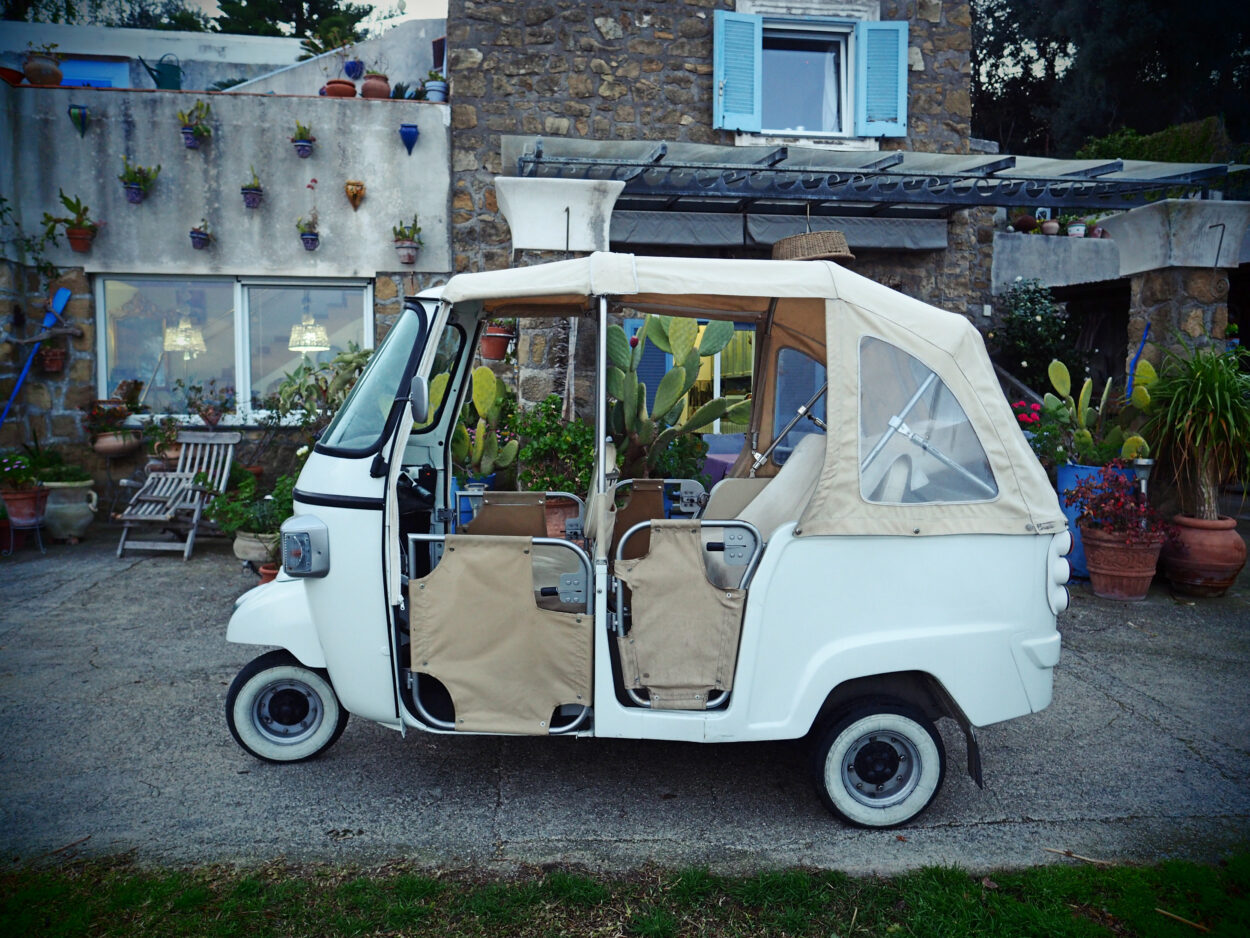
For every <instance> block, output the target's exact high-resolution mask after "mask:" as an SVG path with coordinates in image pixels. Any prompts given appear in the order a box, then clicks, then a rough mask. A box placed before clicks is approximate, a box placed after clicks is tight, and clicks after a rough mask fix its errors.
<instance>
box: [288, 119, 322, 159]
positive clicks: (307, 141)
mask: <svg viewBox="0 0 1250 938" xmlns="http://www.w3.org/2000/svg"><path fill="white" fill-rule="evenodd" d="M316 140H317V138H316V137H314V136H313V135H312V128H311V127H309V126H308V125H307V124H301V123H300V122H299V121H296V122H295V135H294V136H293V137H291V144H292V145H293V146H294V147H295V153H296V155H297V156H299V158H300V159H301V160H306V159H308V158H309V157H310V156H312V151H313V143H315V142H316Z"/></svg>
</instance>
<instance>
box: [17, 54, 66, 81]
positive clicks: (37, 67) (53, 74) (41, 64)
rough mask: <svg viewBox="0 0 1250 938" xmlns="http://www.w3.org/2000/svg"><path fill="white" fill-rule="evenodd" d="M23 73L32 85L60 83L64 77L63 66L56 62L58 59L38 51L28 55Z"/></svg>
mask: <svg viewBox="0 0 1250 938" xmlns="http://www.w3.org/2000/svg"><path fill="white" fill-rule="evenodd" d="M22 74H24V75H25V76H26V80H27V81H28V82H30V83H31V84H32V85H59V84H60V83H61V77H62V72H61V67H60V66H59V65H57V64H56V59H54V58H52V57H51V56H47V55H39V54H37V53H36V54H31V55H28V56H26V61H25V63H23V65H22Z"/></svg>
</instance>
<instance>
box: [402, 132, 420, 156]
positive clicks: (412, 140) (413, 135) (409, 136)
mask: <svg viewBox="0 0 1250 938" xmlns="http://www.w3.org/2000/svg"><path fill="white" fill-rule="evenodd" d="M420 135H421V128H420V127H418V126H417V125H416V124H400V125H399V139H400V140H402V141H403V142H404V146H405V147H407V148H408V155H409V156H412V148H413V147H414V146H416V143H417V137H419V136H420Z"/></svg>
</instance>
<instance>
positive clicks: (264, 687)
mask: <svg viewBox="0 0 1250 938" xmlns="http://www.w3.org/2000/svg"><path fill="white" fill-rule="evenodd" d="M347 717H348V713H347V711H346V710H344V709H343V707H342V706H341V705H340V704H339V699H338V697H336V696H335V694H334V688H333V687H331V686H330V679H329V677H328V676H327V675H326V673H325V672H324V671H321V670H314V669H312V668H306V667H304V666H303V665H302V664H300V663H299V661H298V660H297V659H296V658H295V656H294V655H292V654H291V653H290V652H288V651H271V652H267V653H266V654H263V655H261V656H260V657H259V658H255V659H253V660H252V661H250V662H249V663H248V664H247V665H245V666H244V667H243V669H242V670H241V671H239V673H238V675H237V676H236V677H235V679H234V681H233V682H231V684H230V689H229V690H228V691H226V723H227V724H228V725H229V726H230V734H231V735H232V736H233V737H234V740H235V742H237V743H238V744H239V745H240V746H242V747H243V748H244V749H246V750H247V751H248V752H250V753H251V754H252V755H254V756H256V757H257V758H259V759H264V760H266V761H268V762H300V761H302V760H304V759H311V758H312V757H313V756H315V755H318V754H319V753H321V752H323V751H324V750H326V749H328V748H329V747H330V746H332V745H333V744H334V742H335V740H337V739H338V738H339V736H341V735H342V733H343V729H344V727H346V726H347Z"/></svg>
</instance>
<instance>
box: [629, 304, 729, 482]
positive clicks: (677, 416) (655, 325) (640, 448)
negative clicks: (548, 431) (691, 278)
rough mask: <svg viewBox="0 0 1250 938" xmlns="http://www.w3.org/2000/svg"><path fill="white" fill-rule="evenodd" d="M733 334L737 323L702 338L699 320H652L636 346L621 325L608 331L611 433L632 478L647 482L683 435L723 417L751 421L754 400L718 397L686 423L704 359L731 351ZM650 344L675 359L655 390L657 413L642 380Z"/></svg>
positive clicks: (714, 327) (718, 325)
mask: <svg viewBox="0 0 1250 938" xmlns="http://www.w3.org/2000/svg"><path fill="white" fill-rule="evenodd" d="M733 335H734V327H733V323H731V322H720V321H717V322H711V323H709V324H708V325H707V326H706V327H704V329H703V332H702V335H700V332H699V325H698V323H697V322H695V320H693V319H681V318H677V317H672V316H647V318H646V319H645V320H644V322H643V326H642V328H641V329H639V330H638V334H637V335H636V336H635V337H634V338H633V340H632V341H631V340H630V338H629V337H628V336H626V335H625V330H624V329H623V328H622V327H621V326H619V325H616V324H613V325H610V326H609V327H608V334H607V347H608V361H609V367H608V374H607V386H608V395H609V397H610V398H611V399H612V400H611V405H610V407H609V411H608V429H609V432H610V433H611V435H612V440H613V442H614V443H615V444H616V447H617V450H618V451H620V452H623V453H624V462H623V468H622V472H623V473H624V474H625V475H626V476H632V477H634V478H645V477H646V476H647V475H648V474H649V471H650V468H651V467H652V466H653V465H654V464H655V461H656V460H657V459H658V458H659V456H660V454H661V453H663V452H664V449H665V448H666V447H667V446H668V445H669V444H670V443H671V442H672V441H673V440H675V439H676V438H677V437H678V436H680V435H682V434H685V433H695V432H697V431H699V430H705V429H707V428H708V427H709V426H711V425H712V423H713V422H714V421H716V420H718V419H720V418H722V417H725V418H727V419H729V420H732V421H734V422H736V423H744V422H746V420H747V419H749V417H750V414H751V402H750V401H749V400H743V399H742V398H726V397H718V398H715V399H714V400H711V401H708V402H707V403H706V404H704V405H703V406H701V407H700V408H698V409H697V410H696V411H695V412H694V413H693V414H690V415H689V416H688V417H687V418H686V419H685V420H684V421H682V415H683V414H684V413H685V411H686V399H687V396H688V395H689V394H690V389H691V388H693V387H694V383H695V381H697V380H698V377H699V369H700V367H701V366H702V363H703V359H704V358H709V357H711V356H712V355H715V354H716V353H717V352H719V351H721V350H722V349H723V348H725V346H726V345H728V344H729V342H730V340H731V339H732V338H733ZM647 342H651V344H652V345H654V346H655V347H656V348H658V349H659V350H660V351H662V352H666V353H668V354H670V355H672V356H673V362H674V365H673V367H672V368H671V369H670V370H669V371H668V373H667V374H665V375H664V377H662V378H661V379H660V383H659V385H658V386H657V387H656V389H655V397H654V406H653V407H652V411H651V413H648V412H647V386H646V383H645V382H643V381H642V380H641V379H640V378H639V377H638V367H639V365H641V364H642V355H643V350H644V348H645V345H646V343H647Z"/></svg>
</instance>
